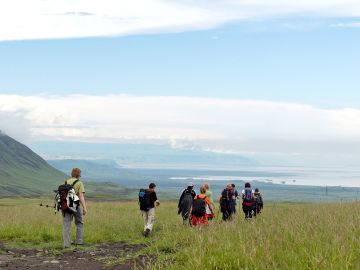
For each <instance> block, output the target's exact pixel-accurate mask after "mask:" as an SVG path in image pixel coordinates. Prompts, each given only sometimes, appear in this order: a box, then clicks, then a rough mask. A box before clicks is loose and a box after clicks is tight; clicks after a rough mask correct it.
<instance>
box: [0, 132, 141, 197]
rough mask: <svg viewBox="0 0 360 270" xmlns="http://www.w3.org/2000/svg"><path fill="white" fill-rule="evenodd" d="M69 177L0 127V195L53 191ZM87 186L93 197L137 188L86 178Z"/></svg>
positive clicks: (124, 194) (123, 194) (122, 193)
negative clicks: (92, 180)
mask: <svg viewBox="0 0 360 270" xmlns="http://www.w3.org/2000/svg"><path fill="white" fill-rule="evenodd" d="M69 172H70V171H69ZM68 177H69V176H68V175H67V174H65V173H63V172H61V171H59V170H57V169H55V168H54V167H52V166H50V165H49V164H48V163H47V162H46V161H45V160H44V159H42V158H41V157H40V156H39V155H37V154H36V153H34V152H33V151H32V150H31V149H29V148H28V147H27V146H25V145H23V144H21V143H19V142H18V141H16V140H14V139H12V138H11V137H9V136H7V135H5V134H3V133H1V131H0V198H2V197H18V196H19V197H24V196H26V197H33V196H42V195H51V194H52V192H53V190H54V189H56V188H57V186H59V184H61V183H63V182H64V180H66V179H67V178H68ZM85 186H86V191H87V195H88V197H89V196H90V197H93V198H97V197H101V198H103V197H104V196H106V197H107V198H124V199H125V198H128V197H129V196H131V195H133V192H134V191H133V190H128V189H124V188H122V187H120V186H118V185H116V184H113V183H95V182H86V185H85Z"/></svg>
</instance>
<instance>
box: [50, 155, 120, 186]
mask: <svg viewBox="0 0 360 270" xmlns="http://www.w3.org/2000/svg"><path fill="white" fill-rule="evenodd" d="M47 162H48V163H49V164H50V165H51V166H54V167H55V168H56V169H58V170H60V171H62V172H64V173H67V172H69V171H70V170H71V168H74V167H77V168H81V171H82V172H81V174H82V178H83V179H86V180H90V181H101V182H104V181H114V180H116V179H119V178H120V176H122V175H123V173H122V171H121V170H120V167H119V165H117V163H116V162H115V161H113V160H80V159H56V160H47Z"/></svg>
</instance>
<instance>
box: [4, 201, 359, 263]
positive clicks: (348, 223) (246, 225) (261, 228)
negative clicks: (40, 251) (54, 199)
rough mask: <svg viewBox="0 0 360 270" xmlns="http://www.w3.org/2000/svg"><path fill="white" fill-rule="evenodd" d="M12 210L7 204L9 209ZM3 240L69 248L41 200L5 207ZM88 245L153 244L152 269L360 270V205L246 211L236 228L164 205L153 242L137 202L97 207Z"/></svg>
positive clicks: (92, 209)
mask: <svg viewBox="0 0 360 270" xmlns="http://www.w3.org/2000/svg"><path fill="white" fill-rule="evenodd" d="M3 204H5V203H3ZM1 205H2V204H1V201H0V217H1V220H0V241H6V242H8V244H11V245H27V246H37V247H46V248H54V249H57V248H61V246H62V236H61V216H60V215H58V216H54V215H53V213H52V212H51V211H50V210H49V209H46V208H40V207H38V206H37V205H36V202H35V201H29V202H28V203H26V204H20V205H15V206H9V203H6V204H5V205H7V206H1ZM88 208H89V215H88V216H86V217H85V241H86V242H87V243H89V244H95V243H103V242H117V241H126V242H130V243H145V244H146V245H147V247H146V248H145V249H144V250H143V251H142V252H143V253H148V254H152V255H155V257H156V261H155V262H153V263H152V264H151V266H150V267H151V268H152V269H192V268H201V269H360V204H359V203H349V204H273V205H267V206H266V208H265V210H264V212H263V213H262V214H261V215H260V216H259V217H257V218H256V219H253V220H250V221H246V220H244V218H243V215H242V213H241V212H240V211H238V214H237V215H236V216H235V217H234V219H233V220H232V221H230V222H221V220H220V217H217V218H216V219H215V220H214V221H213V222H212V224H211V225H209V226H207V227H202V228H190V227H188V226H184V225H182V222H181V218H180V216H178V215H177V214H176V212H177V211H176V210H177V209H176V204H175V203H174V202H163V204H162V205H161V206H160V207H159V208H158V209H157V212H156V219H157V220H156V225H155V229H154V232H153V234H152V235H151V237H149V238H143V236H142V235H141V232H142V229H143V223H142V217H141V214H140V213H139V211H138V206H137V204H136V203H135V202H111V203H110V202H109V203H89V206H88Z"/></svg>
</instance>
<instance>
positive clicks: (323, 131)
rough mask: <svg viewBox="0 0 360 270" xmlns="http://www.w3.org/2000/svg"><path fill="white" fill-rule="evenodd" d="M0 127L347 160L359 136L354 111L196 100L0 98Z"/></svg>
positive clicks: (359, 113)
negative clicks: (340, 156)
mask: <svg viewBox="0 0 360 270" xmlns="http://www.w3.org/2000/svg"><path fill="white" fill-rule="evenodd" d="M6 119H7V120H6ZM9 119H11V120H9ZM0 120H1V122H0V123H1V126H0V129H1V130H3V131H5V132H8V130H14V128H15V127H17V128H18V129H17V130H16V132H15V133H17V134H24V133H26V132H28V134H29V137H30V138H31V139H32V140H35V141H36V140H38V141H39V140H65V141H84V142H104V143H106V142H127V143H129V142H130V143H134V142H135V143H157V144H159V143H160V144H165V143H167V144H169V145H171V146H172V147H174V148H186V149H200V148H201V149H203V150H206V151H213V152H218V153H239V154H241V153H242V154H244V153H245V154H248V155H256V154H257V153H271V154H272V155H274V154H279V155H281V154H284V153H286V154H288V155H293V154H294V153H296V155H294V156H301V154H303V153H307V154H309V153H311V154H314V155H315V156H316V155H318V154H321V153H323V154H324V153H325V154H326V155H329V154H330V153H334V152H335V153H340V152H344V153H347V152H348V153H350V154H351V153H354V152H356V151H358V150H357V148H358V146H359V137H360V110H359V109H353V108H344V109H333V110H330V109H321V108H316V107H313V106H309V105H306V104H296V103H285V102H269V101H256V100H240V99H215V98H198V97H166V96H164V97H161V96H159V97H156V96H153V97H145V96H126V95H109V96H87V95H69V96H63V97H56V96H18V95H0ZM4 120H5V121H4ZM24 127H25V128H24ZM13 133H14V132H13ZM315 156H314V158H315ZM316 157H317V158H318V156H316Z"/></svg>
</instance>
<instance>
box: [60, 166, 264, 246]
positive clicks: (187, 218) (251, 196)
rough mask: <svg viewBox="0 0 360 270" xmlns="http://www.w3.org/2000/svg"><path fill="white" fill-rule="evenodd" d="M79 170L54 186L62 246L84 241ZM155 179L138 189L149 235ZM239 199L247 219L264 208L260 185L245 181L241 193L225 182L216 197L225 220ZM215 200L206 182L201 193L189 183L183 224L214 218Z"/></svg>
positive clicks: (182, 211)
mask: <svg viewBox="0 0 360 270" xmlns="http://www.w3.org/2000/svg"><path fill="white" fill-rule="evenodd" d="M80 177H81V170H80V169H79V168H74V169H73V170H72V172H71V178H70V179H68V180H66V181H65V184H63V185H60V186H59V188H58V190H56V191H55V192H57V193H56V196H55V206H54V208H55V212H57V211H60V210H61V212H62V214H63V239H64V247H65V248H66V247H70V246H71V245H72V244H74V245H83V243H84V242H83V234H84V228H83V224H84V222H83V216H85V215H86V213H87V208H86V203H85V196H84V194H85V187H84V184H83V182H81V181H80ZM155 189H156V185H155V183H150V184H149V187H148V188H147V189H140V191H139V205H140V210H141V213H142V216H143V219H144V230H143V235H144V236H145V237H147V236H149V234H150V233H151V231H152V229H153V226H154V221H155V207H157V206H159V205H160V201H159V200H158V198H157V195H156V191H155ZM240 199H241V200H242V209H243V212H244V214H245V218H246V219H249V218H252V216H253V215H254V216H256V215H257V214H259V213H261V210H262V208H263V199H262V196H261V194H260V192H259V189H257V188H256V189H255V191H254V190H252V188H251V185H250V183H245V187H244V189H243V190H242V192H241V194H239V193H238V191H237V190H236V188H235V184H228V185H227V186H226V188H225V189H224V190H223V191H222V192H221V196H220V198H219V204H220V211H221V213H222V219H223V220H224V221H227V220H230V219H231V218H232V216H233V215H234V214H235V213H236V205H237V200H240ZM215 208H216V207H215V203H214V201H213V195H212V192H211V191H210V187H209V185H208V184H204V185H202V186H201V187H200V193H199V194H196V192H195V190H194V184H193V183H189V184H188V185H187V187H186V188H185V189H184V190H183V192H182V193H181V196H180V199H179V203H178V214H181V217H182V220H183V224H190V225H191V226H201V225H207V224H208V223H209V221H211V220H213V219H214V218H215V215H216V213H215ZM72 219H74V220H75V225H76V240H75V242H71V241H70V228H71V222H72Z"/></svg>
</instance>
